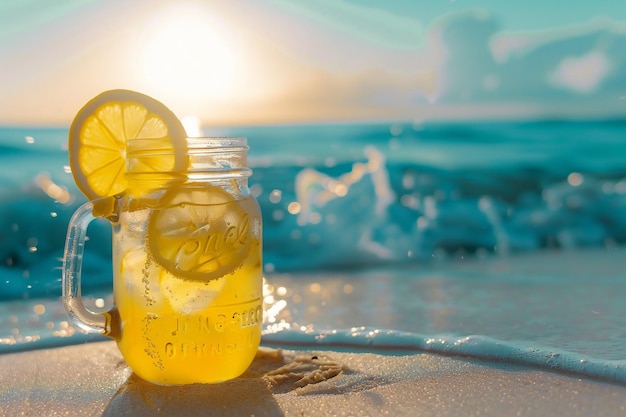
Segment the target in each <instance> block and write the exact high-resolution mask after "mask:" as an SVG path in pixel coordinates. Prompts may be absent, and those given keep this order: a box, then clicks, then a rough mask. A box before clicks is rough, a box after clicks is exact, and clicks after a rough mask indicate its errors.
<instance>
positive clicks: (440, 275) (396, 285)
mask: <svg viewBox="0 0 626 417" xmlns="http://www.w3.org/2000/svg"><path fill="white" fill-rule="evenodd" d="M203 133H204V134H205V135H207V136H245V137H247V138H248V143H249V145H250V151H249V165H250V166H251V167H252V168H253V171H254V173H253V176H252V177H251V179H250V189H251V192H252V193H253V194H254V195H255V196H256V197H257V199H258V201H259V203H260V206H261V209H262V213H263V219H264V220H263V231H264V255H263V256H264V270H265V276H266V281H267V282H266V285H265V288H266V299H265V302H266V308H267V311H266V322H265V324H264V326H265V327H264V336H263V343H264V344H267V345H272V346H292V347H293V346H295V347H298V346H303V347H306V346H308V347H311V346H316V347H319V348H328V349H348V350H369V351H381V352H387V353H390V354H402V353H406V352H420V351H433V352H439V353H442V354H450V355H460V356H470V357H477V358H483V359H488V360H502V361H513V362H516V363H522V364H529V365H532V366H539V367H546V368H549V369H553V370H559V371H566V372H573V373H575V374H578V375H581V376H586V377H598V378H604V379H609V380H612V381H615V382H619V383H626V307H625V306H626V303H625V302H624V300H625V299H626V269H625V267H626V252H625V251H624V250H623V247H624V245H625V244H626V120H598V121H534V122H504V121H498V122H495V121H492V122H487V121H485V122H456V123H444V122H438V123H435V122H413V123H370V124H362V123H361V124H359V123H353V124H325V125H289V126H250V127H229V128H206V129H204V131H203ZM66 141H67V129H66V128H37V127H2V128H0V261H1V262H0V353H3V352H12V351H19V350H27V349H37V348H47V347H52V346H59V345H65V344H73V343H83V342H85V341H94V340H102V338H101V337H99V336H93V335H89V336H86V335H82V334H80V333H78V332H76V331H75V330H74V329H73V328H72V327H71V326H70V325H68V322H67V317H66V316H65V311H64V310H63V307H62V306H61V303H60V300H59V297H60V295H61V270H60V267H61V257H62V254H63V246H64V243H65V230H66V227H67V223H68V221H69V218H70V216H71V214H72V213H73V212H74V210H75V209H76V208H77V207H78V206H79V205H80V204H82V203H83V202H84V201H85V199H84V197H82V195H81V194H80V192H79V191H78V190H77V188H76V186H75V185H74V182H73V179H72V176H71V174H70V172H69V168H68V160H67V150H66ZM110 234H111V232H110V226H109V225H108V224H107V223H106V222H105V221H97V222H94V223H93V224H92V225H91V226H90V229H89V232H88V236H89V241H88V243H87V247H86V251H85V259H84V267H83V277H84V279H83V294H84V295H85V297H86V298H87V300H88V303H91V304H90V306H91V307H92V308H93V309H94V310H98V309H100V310H106V309H107V308H109V306H110V305H111V303H112V300H111V287H110V286H111V265H110V262H111V261H110V257H111V248H110V244H111V243H110V242H111V236H110ZM93 242H96V243H93Z"/></svg>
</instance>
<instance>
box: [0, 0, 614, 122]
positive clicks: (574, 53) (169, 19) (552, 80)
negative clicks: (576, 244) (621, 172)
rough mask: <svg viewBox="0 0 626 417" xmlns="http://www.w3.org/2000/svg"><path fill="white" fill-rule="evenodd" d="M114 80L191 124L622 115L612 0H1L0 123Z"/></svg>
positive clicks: (53, 112) (54, 117) (52, 111)
mask: <svg viewBox="0 0 626 417" xmlns="http://www.w3.org/2000/svg"><path fill="white" fill-rule="evenodd" d="M115 88H126V89H131V90H136V91H140V92H143V93H146V94H149V95H151V96H153V97H154V98H156V99H158V100H160V101H162V102H163V103H165V104H166V105H167V106H168V107H170V108H171V109H172V110H173V111H174V112H175V113H176V114H177V115H178V116H179V117H181V118H183V117H186V116H193V117H197V118H198V119H200V120H201V121H202V123H203V124H205V125H242V124H243V125H245V124H283V123H318V122H350V121H390V120H407V121H416V120H418V121H423V120H428V119H468V118H470V119H471V118H480V119H497V118H537V117H543V118H545V117H559V118H562V117H565V118H580V117H624V116H626V3H625V2H624V0H593V1H589V0H570V1H568V2H546V1H542V0H525V1H514V0H454V1H453V0H394V1H380V0H302V1H290V0H239V1H232V2H225V1H217V0H204V1H201V0H188V1H185V0H179V1H173V0H171V1H167V0H161V1H159V0H154V1H146V0H139V1H133V2H126V1H123V0H110V1H97V0H65V1H59V2H50V1H45V0H22V1H20V2H9V1H6V2H0V125H54V126H69V124H70V123H71V121H72V119H73V117H74V115H75V114H76V112H77V111H78V109H80V108H81V107H82V106H83V105H84V104H85V103H86V102H87V101H88V100H89V99H91V98H92V97H94V96H95V95H97V94H99V93H100V92H102V91H105V90H109V89H115Z"/></svg>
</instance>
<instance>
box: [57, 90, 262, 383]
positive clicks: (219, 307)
mask: <svg viewBox="0 0 626 417" xmlns="http://www.w3.org/2000/svg"><path fill="white" fill-rule="evenodd" d="M247 150H248V146H247V141H246V139H245V138H190V137H187V135H186V132H185V129H184V127H183V125H182V123H181V122H180V120H178V118H177V117H176V115H175V114H174V113H173V112H172V111H171V110H169V109H168V108H167V107H165V106H164V105H163V104H162V103H160V102H159V101H157V100H155V99H153V98H151V97H149V96H146V95H144V94H141V93H137V92H134V91H129V90H110V91H105V92H103V93H101V94H100V95H98V96H96V97H94V98H93V99H92V100H90V101H89V102H88V103H87V104H86V105H85V106H84V107H83V108H81V109H80V111H79V112H78V114H77V115H76V117H75V119H74V121H73V122H72V125H71V127H70V134H69V157H70V166H71V169H72V175H73V177H74V179H75V181H76V184H77V185H78V187H79V188H80V190H81V191H82V192H83V193H84V194H85V196H86V197H87V198H88V199H89V200H90V202H88V203H85V204H83V205H82V206H81V207H79V209H78V210H77V211H76V213H75V214H74V216H73V217H72V219H71V220H70V224H69V227H68V238H67V239H66V249H65V254H64V261H63V302H64V305H65V307H66V309H67V311H68V313H69V317H70V319H71V320H72V322H73V323H74V324H75V325H76V326H78V327H79V328H80V329H82V330H84V331H86V332H97V333H102V334H105V335H108V336H111V337H112V338H114V339H115V340H116V341H117V344H118V347H119V349H120V352H121V353H122V355H123V356H124V359H125V360H126V362H127V363H128V365H130V367H131V368H132V369H133V371H134V372H135V373H136V374H137V375H138V376H139V377H141V378H143V379H145V380H147V381H150V382H154V383H157V384H164V385H178V384H191V383H211V382H219V381H224V380H227V379H231V378H235V377H237V376H239V375H241V374H242V373H243V372H244V371H245V370H246V369H247V367H248V366H249V365H250V363H251V362H252V360H253V358H254V356H255V353H256V351H257V348H258V346H259V343H260V340H261V325H262V321H263V310H262V304H261V301H262V300H261V297H262V269H261V264H262V259H261V241H262V236H261V229H262V227H261V213H260V209H259V206H258V204H257V202H256V200H255V199H254V197H252V196H251V195H250V193H249V189H248V177H249V176H250V175H251V173H252V171H251V170H250V169H249V168H248V166H247V159H246V158H247V156H246V155H247ZM96 217H103V218H106V219H108V220H109V221H110V222H111V224H112V225H113V265H114V266H113V293H114V301H115V307H114V308H113V309H112V310H111V311H109V312H106V313H103V314H99V313H94V312H91V311H89V310H88V309H87V308H86V307H85V306H84V304H83V302H82V300H81V296H80V280H81V262H82V253H83V248H84V242H85V237H86V231H87V225H88V224H89V222H91V221H92V220H93V219H94V218H96Z"/></svg>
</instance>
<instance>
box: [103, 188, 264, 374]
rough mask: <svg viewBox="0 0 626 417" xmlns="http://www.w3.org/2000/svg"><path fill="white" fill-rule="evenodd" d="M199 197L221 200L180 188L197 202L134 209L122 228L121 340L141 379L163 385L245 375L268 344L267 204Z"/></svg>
mask: <svg viewBox="0 0 626 417" xmlns="http://www.w3.org/2000/svg"><path fill="white" fill-rule="evenodd" d="M198 193H202V196H211V195H213V198H205V200H215V197H214V196H215V195H216V191H215V190H214V189H213V190H208V191H203V190H202V189H195V190H193V191H191V192H187V193H186V192H185V191H184V190H180V189H179V190H177V191H176V195H177V196H181V195H183V196H184V195H187V197H188V198H187V200H184V201H183V200H181V201H180V202H176V201H175V202H173V203H172V202H171V201H169V202H168V199H167V197H164V198H162V199H160V200H156V201H152V202H151V203H150V202H148V203H145V205H146V207H144V208H139V209H135V210H130V209H129V208H128V207H126V208H125V209H123V210H122V211H121V218H120V222H119V223H118V224H117V225H116V226H115V228H114V235H113V239H114V244H113V247H114V255H113V264H114V265H116V269H115V270H114V296H115V300H116V307H117V314H116V315H117V317H115V318H114V320H113V321H114V322H115V321H117V322H118V326H119V327H120V329H119V332H117V331H115V329H114V331H113V333H114V334H113V336H115V333H119V336H117V343H118V347H119V349H120V352H121V353H122V355H123V356H124V358H125V359H126V361H127V363H128V364H129V365H130V367H131V368H132V369H133V370H134V371H135V372H136V373H137V375H138V376H140V377H141V378H143V379H146V380H148V381H151V382H155V383H158V384H168V385H169V384H186V383H197V382H200V383H209V382H218V381H224V380H227V379H231V378H234V377H237V376H239V375H241V374H242V373H243V372H244V371H245V370H246V369H247V368H248V366H249V365H250V363H251V362H252V360H253V358H254V355H255V353H256V351H257V348H258V346H259V343H260V339H261V324H262V321H263V310H262V304H261V302H262V300H261V297H262V271H261V244H260V242H261V220H260V216H259V210H258V205H257V203H256V201H255V200H254V199H252V198H251V197H244V198H242V199H238V200H237V199H232V198H231V199H228V198H226V196H227V195H228V194H227V193H223V192H220V193H217V195H218V197H219V196H222V198H218V200H228V201H225V202H223V201H218V202H216V204H208V203H206V202H205V203H204V204H203V202H202V201H200V203H198V200H202V198H201V195H200V194H198ZM177 198H180V197H177ZM125 200H126V201H127V202H129V201H131V199H130V198H125ZM126 205H127V206H128V205H129V204H126ZM130 205H132V203H131V204H130ZM139 205H144V204H139ZM168 227H170V228H171V230H168V229H167V228H168ZM151 234H154V236H152V235H151Z"/></svg>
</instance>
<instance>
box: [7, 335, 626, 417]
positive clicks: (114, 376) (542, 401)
mask: <svg viewBox="0 0 626 417" xmlns="http://www.w3.org/2000/svg"><path fill="white" fill-rule="evenodd" d="M0 368H1V369H3V370H4V372H2V374H0V404H2V406H1V408H0V415H2V416H18V415H25V416H31V415H32V416H35V415H36V416H61V415H76V416H78V415H80V416H153V415H154V416H155V415H160V416H163V415H165V416H207V415H212V416H213V415H215V416H244V415H245V416H247V415H254V416H380V415H389V416H415V415H423V416H457V415H464V416H478V415H480V416H547V415H550V416H623V415H624V413H626V388H625V387H624V386H620V385H614V384H610V383H606V382H601V381H595V380H590V379H580V378H577V377H574V376H569V375H563V374H557V373H553V372H548V371H544V370H539V369H534V368H531V367H524V366H517V365H511V364H505V363H497V362H491V363H487V362H481V361H476V360H470V359H464V358H457V357H446V356H441V355H434V354H429V353H420V354H411V355H401V356H391V355H379V354H372V353H345V352H343V353H342V352H332V351H321V352H320V351H310V350H306V351H291V350H284V351H283V350H277V349H270V348H261V350H260V351H259V354H258V355H257V358H256V359H255V361H254V363H253V364H252V366H251V367H250V369H249V370H248V371H247V372H246V373H245V374H244V375H242V376H241V377H239V378H237V379H234V380H231V381H227V382H223V383H220V384H213V385H189V386H178V387H163V386H157V385H152V384H149V383H147V382H144V381H142V380H141V379H139V378H138V377H136V376H135V375H134V374H133V373H132V371H131V370H130V369H129V368H128V367H127V366H126V365H125V363H124V361H123V359H122V357H121V356H120V354H119V353H118V351H117V348H116V346H115V343H114V342H98V343H89V344H83V345H76V346H67V347H61V348H55V349H47V350H35V351H28V352H21V353H12V354H7V355H2V356H0Z"/></svg>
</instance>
